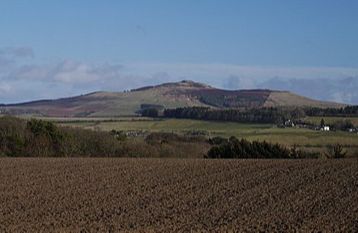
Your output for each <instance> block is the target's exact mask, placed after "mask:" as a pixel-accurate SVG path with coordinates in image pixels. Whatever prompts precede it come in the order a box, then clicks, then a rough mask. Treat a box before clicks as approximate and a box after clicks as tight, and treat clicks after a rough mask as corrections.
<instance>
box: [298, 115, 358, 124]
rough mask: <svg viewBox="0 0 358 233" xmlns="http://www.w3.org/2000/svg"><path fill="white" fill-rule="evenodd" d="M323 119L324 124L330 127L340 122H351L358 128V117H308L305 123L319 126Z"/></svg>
mask: <svg viewBox="0 0 358 233" xmlns="http://www.w3.org/2000/svg"><path fill="white" fill-rule="evenodd" d="M321 119H324V122H325V123H326V124H329V125H333V124H334V123H335V122H338V121H342V120H349V121H351V122H352V123H353V125H355V126H358V117H306V118H305V121H306V122H309V123H313V124H316V125H319V124H320V123H321Z"/></svg>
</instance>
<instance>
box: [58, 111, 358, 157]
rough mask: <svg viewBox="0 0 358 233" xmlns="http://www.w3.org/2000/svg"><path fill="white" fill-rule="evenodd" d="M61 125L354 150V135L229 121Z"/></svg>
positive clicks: (131, 120)
mask: <svg viewBox="0 0 358 233" xmlns="http://www.w3.org/2000/svg"><path fill="white" fill-rule="evenodd" d="M60 124H61V125H64V126H71V127H81V128H86V129H93V130H104V131H110V130H112V129H115V130H123V131H129V130H138V131H139V130H140V131H145V132H148V133H149V132H173V133H179V134H182V133H186V132H188V131H193V130H195V131H204V132H206V134H207V136H208V137H213V136H222V137H230V136H236V137H238V138H246V139H248V140H260V141H263V140H266V141H269V142H274V143H276V142H277V143H280V144H284V145H287V146H291V145H294V144H296V145H298V146H299V147H304V148H309V149H310V150H319V151H322V150H323V149H324V147H326V146H327V145H329V144H335V143H340V144H343V145H344V146H345V147H346V148H347V149H349V151H350V153H355V151H356V150H358V134H354V133H348V132H342V131H337V132H322V131H314V130H310V129H302V128H278V127H277V126H276V125H270V124H242V123H233V122H211V121H200V120H187V119H160V120H157V119H150V118H119V119H112V121H101V120H95V119H93V120H92V121H91V120H89V119H87V120H86V121H82V120H76V121H67V122H66V121H61V122H60Z"/></svg>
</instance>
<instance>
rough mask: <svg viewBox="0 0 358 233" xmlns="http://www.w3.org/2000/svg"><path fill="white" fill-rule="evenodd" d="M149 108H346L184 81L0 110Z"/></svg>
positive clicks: (78, 112)
mask: <svg viewBox="0 0 358 233" xmlns="http://www.w3.org/2000/svg"><path fill="white" fill-rule="evenodd" d="M146 106H157V107H158V106H159V107H160V106H162V107H164V108H176V107H185V106H204V107H215V108H242V107H265V106H266V107H267V106H270V107H275V106H312V107H340V106H343V105H341V104H337V103H329V102H322V101H316V100H312V99H309V98H305V97H302V96H298V95H295V94H292V93H290V92H281V91H271V90H237V91H230V90H222V89H217V88H214V87H211V86H208V85H205V84H201V83H196V82H192V81H181V82H177V83H165V84H161V85H157V86H148V87H142V88H139V89H134V90H131V91H128V92H94V93H89V94H87V95H81V96H76V97H70V98H61V99H56V100H40V101H33V102H27V103H19V104H12V105H5V106H2V107H0V109H1V112H8V113H11V114H38V115H43V116H53V117H63V116H66V117H74V116H77V117H80V116H88V117H95V116H121V115H122V116H123V115H135V114H137V113H138V112H139V111H140V110H141V109H142V108H143V107H146Z"/></svg>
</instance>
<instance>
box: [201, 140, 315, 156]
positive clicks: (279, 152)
mask: <svg viewBox="0 0 358 233" xmlns="http://www.w3.org/2000/svg"><path fill="white" fill-rule="evenodd" d="M210 143H211V144H212V145H215V146H213V147H212V148H211V149H210V150H209V151H208V153H207V156H206V157H207V158H265V159H269V158H281V159H298V158H313V157H316V155H314V154H313V153H309V152H304V151H301V150H298V149H297V146H294V147H292V148H291V150H289V149H287V148H286V147H284V146H282V145H279V144H272V143H268V142H265V141H264V142H259V141H253V142H249V141H247V140H245V139H241V140H238V139H237V138H236V137H230V138H229V140H224V139H222V138H213V139H211V142H210Z"/></svg>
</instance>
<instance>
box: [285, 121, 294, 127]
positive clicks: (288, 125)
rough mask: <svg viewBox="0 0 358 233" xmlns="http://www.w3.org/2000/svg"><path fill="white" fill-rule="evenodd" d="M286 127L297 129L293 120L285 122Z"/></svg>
mask: <svg viewBox="0 0 358 233" xmlns="http://www.w3.org/2000/svg"><path fill="white" fill-rule="evenodd" d="M284 126H285V127H295V123H293V122H292V121H291V120H287V121H285V124H284Z"/></svg>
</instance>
